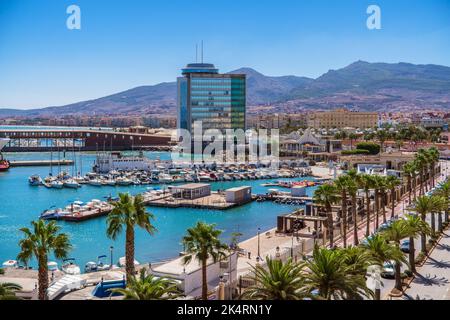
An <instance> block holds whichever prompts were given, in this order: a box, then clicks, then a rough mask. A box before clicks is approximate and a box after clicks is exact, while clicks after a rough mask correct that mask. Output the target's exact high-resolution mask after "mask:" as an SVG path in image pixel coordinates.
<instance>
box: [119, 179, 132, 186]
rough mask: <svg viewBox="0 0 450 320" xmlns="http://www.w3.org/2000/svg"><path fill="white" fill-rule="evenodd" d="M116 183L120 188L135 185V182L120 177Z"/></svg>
mask: <svg viewBox="0 0 450 320" xmlns="http://www.w3.org/2000/svg"><path fill="white" fill-rule="evenodd" d="M116 183H117V185H118V186H129V185H130V184H132V183H133V181H131V180H130V179H128V178H122V177H119V178H117V179H116Z"/></svg>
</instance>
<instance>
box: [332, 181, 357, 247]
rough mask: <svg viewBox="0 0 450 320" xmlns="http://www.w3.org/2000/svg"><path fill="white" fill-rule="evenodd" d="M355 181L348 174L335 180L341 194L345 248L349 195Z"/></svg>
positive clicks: (345, 242)
mask: <svg viewBox="0 0 450 320" xmlns="http://www.w3.org/2000/svg"><path fill="white" fill-rule="evenodd" d="M352 184H353V181H352V180H351V179H350V177H349V176H347V175H341V176H339V177H338V178H337V179H336V180H334V185H335V186H336V190H337V191H338V192H339V193H340V194H341V230H342V238H343V244H344V248H345V247H347V211H348V210H347V195H348V191H349V187H350V186H351V185H352Z"/></svg>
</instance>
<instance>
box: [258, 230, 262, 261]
mask: <svg viewBox="0 0 450 320" xmlns="http://www.w3.org/2000/svg"><path fill="white" fill-rule="evenodd" d="M260 233H261V228H258V256H257V259H258V258H259V257H260V256H261V254H260V253H261V252H260V251H261V245H260V240H259V235H260Z"/></svg>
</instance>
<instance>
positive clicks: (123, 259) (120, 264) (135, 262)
mask: <svg viewBox="0 0 450 320" xmlns="http://www.w3.org/2000/svg"><path fill="white" fill-rule="evenodd" d="M117 265H118V266H119V267H121V268H124V267H125V257H121V258H120V259H119V263H117ZM134 265H135V266H138V265H139V262H138V261H137V260H134Z"/></svg>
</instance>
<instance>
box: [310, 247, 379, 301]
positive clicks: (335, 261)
mask: <svg viewBox="0 0 450 320" xmlns="http://www.w3.org/2000/svg"><path fill="white" fill-rule="evenodd" d="M344 260H345V255H344V254H343V253H342V251H341V250H329V249H326V248H320V247H319V246H317V245H316V246H315V247H314V251H313V257H312V259H309V260H307V261H306V272H305V284H304V288H305V290H307V292H313V291H315V290H317V291H318V296H319V297H321V298H323V299H326V300H331V299H363V298H364V297H366V298H368V297H370V296H371V295H372V291H370V290H369V289H368V288H367V286H366V279H365V278H364V274H354V273H353V271H354V267H353V266H351V265H347V264H346V263H344Z"/></svg>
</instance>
